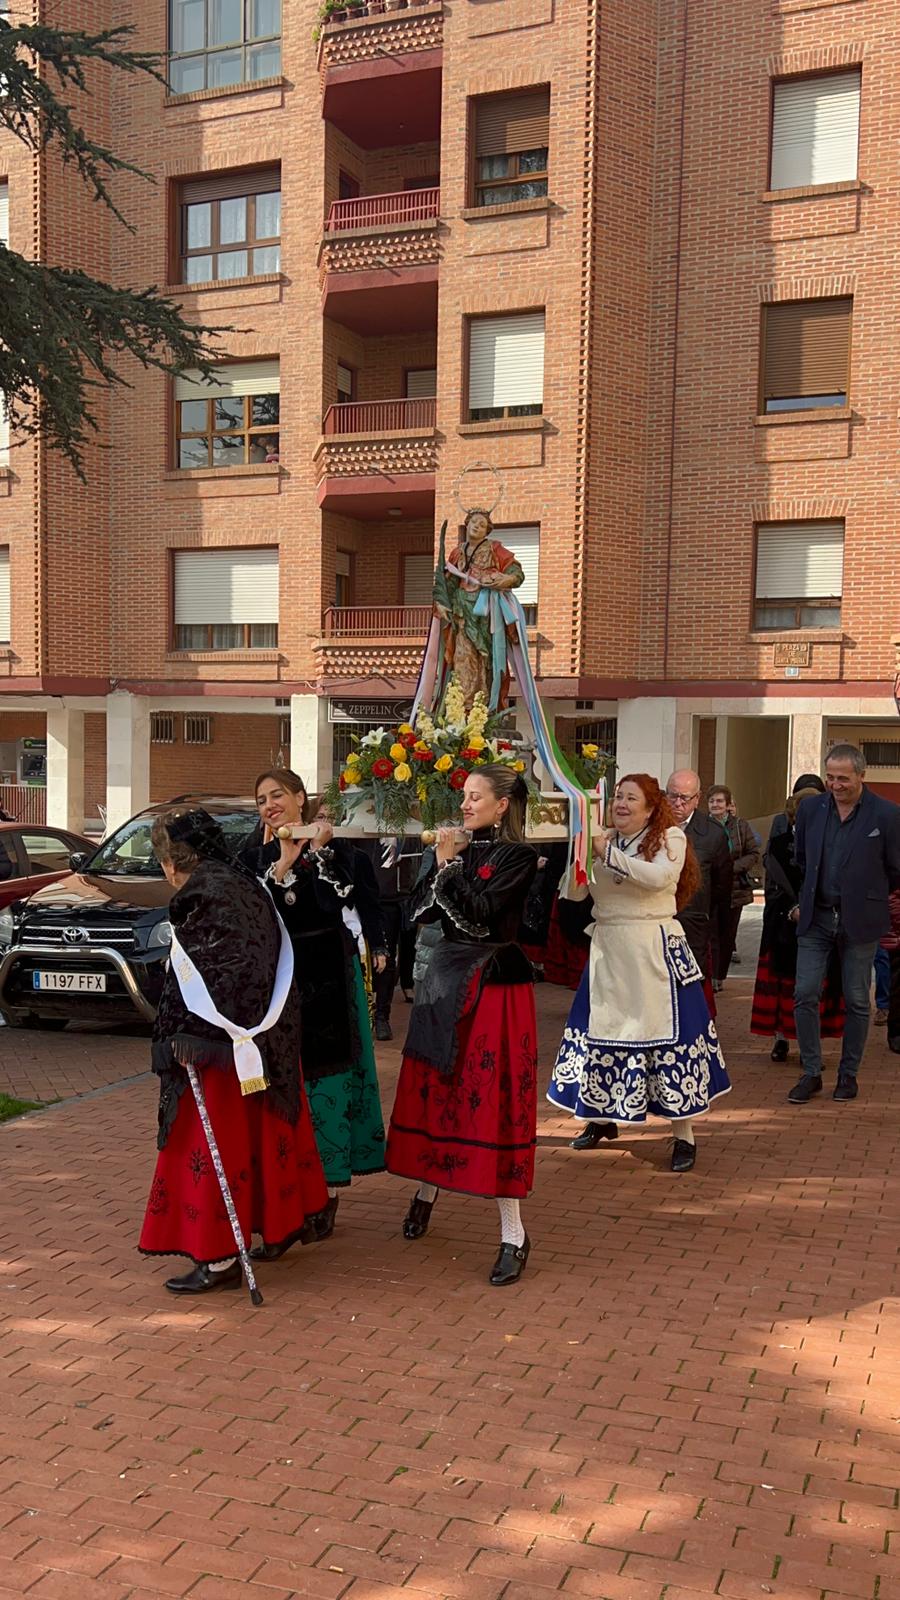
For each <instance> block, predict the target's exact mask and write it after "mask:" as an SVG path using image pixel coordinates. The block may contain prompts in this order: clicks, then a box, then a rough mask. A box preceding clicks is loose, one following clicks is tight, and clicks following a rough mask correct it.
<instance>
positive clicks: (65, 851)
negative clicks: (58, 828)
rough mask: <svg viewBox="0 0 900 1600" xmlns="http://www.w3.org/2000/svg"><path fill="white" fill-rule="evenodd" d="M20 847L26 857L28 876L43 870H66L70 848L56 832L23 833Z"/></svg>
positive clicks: (39, 874) (38, 873)
mask: <svg viewBox="0 0 900 1600" xmlns="http://www.w3.org/2000/svg"><path fill="white" fill-rule="evenodd" d="M21 837H22V848H23V850H24V851H25V854H26V856H27V857H28V875H29V877H32V878H34V877H40V876H41V875H42V874H43V873H45V872H68V871H69V856H70V855H71V853H72V852H71V849H70V847H69V845H68V844H67V843H66V841H65V839H61V838H60V837H59V835H58V834H56V833H23V834H22V836H21Z"/></svg>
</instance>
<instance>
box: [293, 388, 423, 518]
mask: <svg viewBox="0 0 900 1600" xmlns="http://www.w3.org/2000/svg"><path fill="white" fill-rule="evenodd" d="M435 411H436V402H435V401H434V400H363V401H352V402H350V403H347V404H344V405H336V406H329V408H328V410H327V411H326V413H325V418H324V421H323V423H322V439H321V441H320V443H319V447H318V449H317V450H316V453H315V461H316V468H317V471H318V476H319V487H318V502H319V505H320V506H321V508H322V509H323V511H340V512H341V513H342V514H343V515H344V516H349V517H358V518H360V519H362V520H363V521H366V522H382V521H385V520H386V519H387V518H388V517H389V516H392V517H397V516H400V517H403V518H414V517H430V516H431V515H432V514H433V511H434V474H435V472H436V470H437V439H436V435H435Z"/></svg>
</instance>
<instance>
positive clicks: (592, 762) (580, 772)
mask: <svg viewBox="0 0 900 1600" xmlns="http://www.w3.org/2000/svg"><path fill="white" fill-rule="evenodd" d="M571 766H572V771H573V773H574V774H575V777H576V778H577V779H578V782H579V783H580V784H581V787H582V789H587V790H589V791H594V790H597V789H599V787H600V784H601V783H604V782H605V784H606V788H607V789H609V788H610V786H611V784H612V783H613V781H614V777H615V771H616V761H615V757H614V756H611V755H609V754H608V752H607V751H606V750H601V749H600V746H599V745H596V744H583V745H582V746H581V749H580V750H579V751H577V752H576V754H575V755H574V756H572V758H571Z"/></svg>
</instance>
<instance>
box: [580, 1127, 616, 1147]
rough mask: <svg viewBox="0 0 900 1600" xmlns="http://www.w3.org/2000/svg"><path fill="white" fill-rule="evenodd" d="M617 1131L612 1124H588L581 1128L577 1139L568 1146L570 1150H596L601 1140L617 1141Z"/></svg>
mask: <svg viewBox="0 0 900 1600" xmlns="http://www.w3.org/2000/svg"><path fill="white" fill-rule="evenodd" d="M618 1137H619V1130H618V1128H617V1127H616V1125H615V1123H614V1122H589V1123H588V1125H587V1127H586V1128H582V1130H581V1132H580V1134H579V1135H578V1138H577V1139H573V1140H572V1142H571V1144H570V1145H569V1149H570V1150H596V1148H597V1146H598V1144H600V1142H601V1141H602V1140H603V1139H618Z"/></svg>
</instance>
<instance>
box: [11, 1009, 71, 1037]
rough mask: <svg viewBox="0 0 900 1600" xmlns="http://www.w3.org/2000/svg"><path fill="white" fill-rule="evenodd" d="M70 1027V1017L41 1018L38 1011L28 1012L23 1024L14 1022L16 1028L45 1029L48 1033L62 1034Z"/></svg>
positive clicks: (22, 1021)
mask: <svg viewBox="0 0 900 1600" xmlns="http://www.w3.org/2000/svg"><path fill="white" fill-rule="evenodd" d="M68 1026H69V1019H68V1017H39V1016H38V1014H37V1012H36V1011H28V1012H26V1014H25V1016H24V1017H23V1018H22V1020H21V1022H14V1023H13V1027H14V1028H43V1029H44V1031H45V1032H46V1033H61V1032H62V1029H63V1028H67V1027H68Z"/></svg>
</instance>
